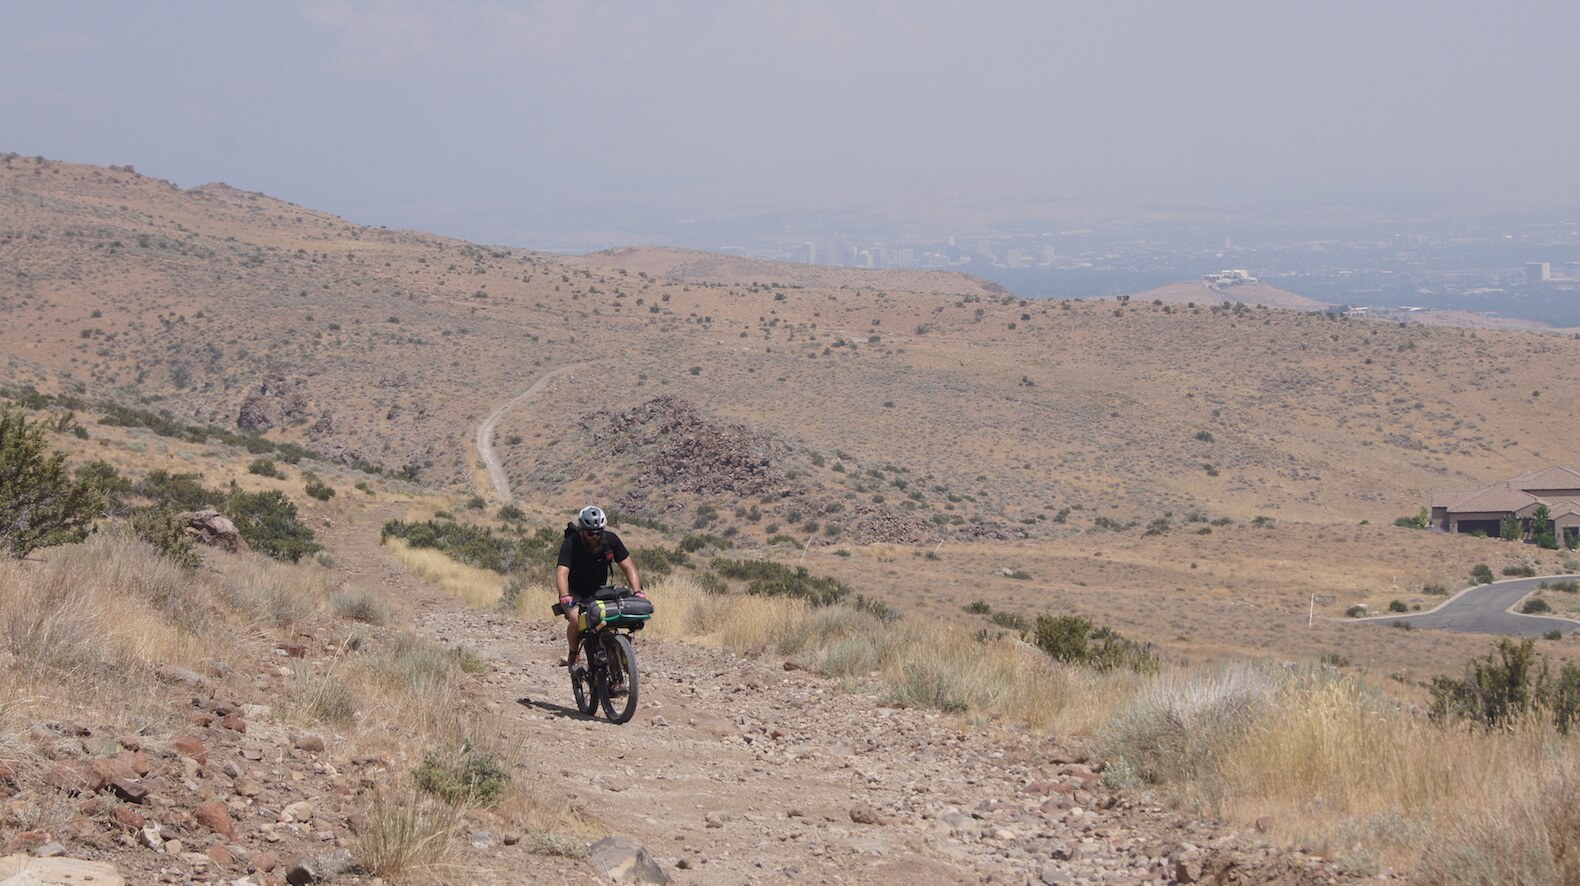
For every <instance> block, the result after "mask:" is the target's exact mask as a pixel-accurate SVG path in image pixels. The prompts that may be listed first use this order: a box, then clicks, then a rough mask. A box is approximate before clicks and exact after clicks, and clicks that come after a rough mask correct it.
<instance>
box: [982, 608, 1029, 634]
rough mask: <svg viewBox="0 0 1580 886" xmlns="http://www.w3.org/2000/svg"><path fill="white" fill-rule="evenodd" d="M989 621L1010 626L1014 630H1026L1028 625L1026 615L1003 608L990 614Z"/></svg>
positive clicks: (1002, 626)
mask: <svg viewBox="0 0 1580 886" xmlns="http://www.w3.org/2000/svg"><path fill="white" fill-rule="evenodd" d="M988 621H991V622H993V623H994V624H996V625H998V626H999V627H1001V628H1008V629H1010V630H1012V631H1025V630H1026V628H1027V627H1028V625H1027V624H1026V616H1024V615H1021V614H1020V613H1018V612H1004V611H1002V610H1001V611H999V612H995V613H993V614H992V615H990V616H988Z"/></svg>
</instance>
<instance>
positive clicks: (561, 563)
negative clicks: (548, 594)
mask: <svg viewBox="0 0 1580 886" xmlns="http://www.w3.org/2000/svg"><path fill="white" fill-rule="evenodd" d="M571 542H572V540H571V539H569V538H567V539H565V542H564V543H563V544H561V545H560V555H559V557H558V558H557V559H556V560H555V561H554V562H555V564H556V565H555V569H554V585H555V588H556V590H558V591H559V592H560V605H561V606H563V607H564V608H565V609H566V614H567V615H569V614H570V612H569V610H570V608H571Z"/></svg>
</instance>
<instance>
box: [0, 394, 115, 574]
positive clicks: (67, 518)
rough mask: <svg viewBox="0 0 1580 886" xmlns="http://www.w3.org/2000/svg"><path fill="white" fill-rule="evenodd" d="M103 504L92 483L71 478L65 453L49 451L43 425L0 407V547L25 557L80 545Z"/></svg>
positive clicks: (13, 554)
mask: <svg viewBox="0 0 1580 886" xmlns="http://www.w3.org/2000/svg"><path fill="white" fill-rule="evenodd" d="M103 503H104V499H103V496H102V495H101V494H100V492H99V489H98V486H97V485H96V484H95V482H94V481H92V480H91V479H84V478H76V479H73V478H72V477H71V476H70V475H69V474H67V473H66V456H65V454H64V453H60V452H50V451H48V449H47V448H46V445H45V442H44V428H43V426H42V425H40V424H38V423H36V422H30V421H28V420H27V416H26V415H25V414H24V413H23V412H22V410H21V409H18V408H12V407H10V406H0V549H4V550H5V552H6V553H9V554H10V555H11V556H13V557H25V556H27V554H28V553H30V552H32V551H34V550H36V549H38V548H43V547H49V546H51V545H59V544H66V543H68V542H74V541H81V540H83V539H84V538H87V537H88V533H90V532H92V531H93V521H94V519H95V518H96V517H97V516H98V515H99V511H100V508H101V507H102V506H103Z"/></svg>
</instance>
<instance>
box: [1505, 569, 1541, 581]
mask: <svg viewBox="0 0 1580 886" xmlns="http://www.w3.org/2000/svg"><path fill="white" fill-rule="evenodd" d="M1503 574H1504V575H1513V576H1517V577H1520V578H1530V577H1532V576H1534V575H1535V574H1536V569H1535V567H1532V566H1505V567H1503Z"/></svg>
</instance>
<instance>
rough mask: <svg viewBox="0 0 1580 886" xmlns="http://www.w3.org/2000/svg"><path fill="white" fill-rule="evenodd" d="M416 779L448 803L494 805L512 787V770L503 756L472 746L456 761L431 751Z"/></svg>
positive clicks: (415, 775)
mask: <svg viewBox="0 0 1580 886" xmlns="http://www.w3.org/2000/svg"><path fill="white" fill-rule="evenodd" d="M412 779H413V780H414V781H415V782H416V783H417V787H418V788H420V789H422V790H424V791H426V792H428V793H430V794H433V795H434V796H435V797H438V798H439V799H441V800H443V801H445V802H446V803H451V804H455V805H460V804H463V803H464V804H467V805H476V806H492V805H493V804H494V803H496V802H497V801H498V800H499V798H500V797H502V796H504V793H505V789H506V788H507V787H509V786H510V771H509V770H508V769H506V768H505V761H504V760H502V759H501V758H500V757H499V755H497V754H493V753H490V752H488V751H478V750H476V749H474V748H472V747H470V746H468V747H466V748H465V749H464V750H463V751H462V752H461V754H460V755H459V757H457V758H455V759H445V758H443V757H441V756H440V755H439V754H436V753H432V752H430V753H429V754H428V755H427V756H425V757H424V758H423V761H422V765H421V766H418V767H417V768H416V769H414V770H412Z"/></svg>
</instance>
